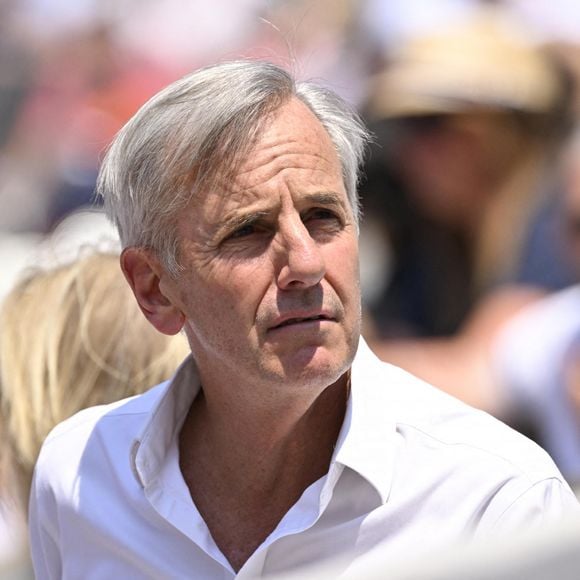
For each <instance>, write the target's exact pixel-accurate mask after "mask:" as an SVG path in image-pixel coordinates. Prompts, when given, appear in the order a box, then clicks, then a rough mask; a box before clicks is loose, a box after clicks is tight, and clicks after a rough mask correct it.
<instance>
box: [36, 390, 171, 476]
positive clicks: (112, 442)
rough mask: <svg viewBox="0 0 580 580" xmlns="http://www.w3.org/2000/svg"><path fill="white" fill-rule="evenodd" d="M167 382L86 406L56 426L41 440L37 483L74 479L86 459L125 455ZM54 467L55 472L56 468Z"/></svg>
mask: <svg viewBox="0 0 580 580" xmlns="http://www.w3.org/2000/svg"><path fill="white" fill-rule="evenodd" d="M168 386H169V381H166V382H164V383H161V384H159V385H157V386H156V387H153V388H152V389H150V390H148V391H147V392H145V393H143V394H141V395H137V396H134V397H130V398H127V399H123V400H120V401H116V402H114V403H110V404H107V405H99V406H95V407H89V408H87V409H83V410H82V411H79V412H78V413H76V414H75V415H73V416H72V417H70V418H69V419H67V420H65V421H63V422H62V423H60V424H58V425H57V426H56V427H55V428H54V429H53V430H52V431H51V432H50V433H49V435H48V436H47V438H46V440H45V441H44V443H43V445H42V448H41V451H40V455H39V457H38V460H37V463H36V467H35V479H36V480H37V483H40V482H42V481H48V480H50V481H51V482H53V483H55V482H56V481H57V480H60V483H64V482H65V480H66V479H67V477H68V478H71V479H74V478H75V477H76V476H77V472H78V471H79V470H80V469H81V467H82V465H83V464H84V463H85V462H86V461H87V460H88V459H91V460H93V461H98V460H102V459H104V458H106V457H107V456H111V455H117V454H120V453H129V451H130V449H131V445H132V444H133V441H134V439H135V437H137V436H138V435H139V433H140V432H141V430H142V429H143V426H144V425H145V423H146V421H147V420H148V418H149V416H150V414H151V412H152V410H153V409H154V408H155V407H156V404H157V402H158V401H159V400H160V398H161V397H162V396H163V394H164V393H165V392H166V390H167V388H168ZM57 467H58V469H57Z"/></svg>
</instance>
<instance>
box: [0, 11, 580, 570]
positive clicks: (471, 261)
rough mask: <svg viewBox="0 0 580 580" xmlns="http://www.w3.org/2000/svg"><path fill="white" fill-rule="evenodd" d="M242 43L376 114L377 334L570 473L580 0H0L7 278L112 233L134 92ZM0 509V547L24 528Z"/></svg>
mask: <svg viewBox="0 0 580 580" xmlns="http://www.w3.org/2000/svg"><path fill="white" fill-rule="evenodd" d="M240 57H242V58H245V57H248V58H263V59H268V60H271V61H274V62H276V63H278V64H280V65H282V66H285V67H287V68H289V69H290V70H292V71H293V72H294V73H295V74H296V76H297V77H298V78H300V79H313V80H316V81H318V82H319V83H321V84H324V85H326V86H328V87H330V88H332V89H333V90H335V91H336V92H338V93H339V94H341V95H342V96H343V97H344V98H345V99H346V100H348V101H349V102H350V103H351V104H352V105H353V107H355V108H356V109H357V110H358V111H359V112H360V114H361V115H362V116H363V118H364V120H365V121H366V122H367V123H368V125H369V126H370V128H371V129H372V131H373V133H374V135H375V139H374V142H373V144H372V146H371V147H370V150H369V155H368V160H367V165H366V167H365V171H364V175H363V179H362V181H361V184H360V193H361V197H362V204H363V209H364V222H363V224H362V228H361V240H360V241H361V276H362V288H363V295H364V303H365V335H366V337H367V339H368V340H369V341H370V342H371V345H372V346H373V348H374V349H375V350H376V351H377V352H378V353H379V354H380V356H382V357H383V358H385V359H386V360H389V361H392V362H394V363H396V364H399V365H401V366H403V367H404V368H407V369H408V370H410V371H412V372H414V373H416V374H418V375H419V376H422V377H424V378H426V379H428V380H430V381H431V382H433V383H434V384H436V385H437V386H439V387H440V388H442V389H445V390H447V391H449V392H450V393H452V394H454V395H455V396H458V397H460V398H462V399H463V400H465V401H466V402H468V403H470V404H473V405H475V406H478V407H480V408H482V409H485V410H487V411H490V412H492V413H494V414H496V415H497V416H499V417H500V418H502V419H504V420H506V421H508V422H510V423H511V424H512V425H513V426H514V427H516V428H518V429H520V430H521V431H522V432H524V433H526V434H527V435H529V436H531V437H532V438H534V439H535V440H536V441H538V442H539V443H540V444H541V445H543V446H545V447H546V449H548V451H549V452H550V453H551V454H552V455H553V457H554V458H555V460H556V462H557V463H558V465H559V466H560V468H561V469H562V470H563V472H564V475H565V476H566V477H567V478H568V479H569V481H570V482H571V483H572V484H575V483H577V482H578V481H580V354H579V353H580V288H579V287H578V286H577V283H578V282H579V281H580V125H579V122H578V121H579V114H580V93H579V91H578V88H577V87H578V82H579V80H580V2H578V1H577V0H534V1H529V0H504V1H495V2H490V1H487V2H485V1H482V0H480V1H477V0H212V2H202V1H201V0H139V1H137V0H0V298H1V297H2V296H4V295H5V294H6V293H7V292H8V291H9V290H10V288H12V287H13V285H14V283H15V281H16V280H17V278H18V276H19V275H20V274H21V273H22V272H23V271H24V270H25V269H26V267H28V266H30V265H31V264H34V263H35V262H37V261H38V260H40V259H41V258H40V257H39V256H41V255H44V257H43V258H42V259H46V255H45V254H46V252H45V249H46V242H47V240H52V241H54V240H55V236H56V238H57V241H58V240H60V241H59V244H60V249H59V252H61V253H64V254H66V253H67V251H68V253H69V254H70V253H71V252H74V249H75V248H77V247H78V246H79V245H80V244H82V243H85V242H86V241H87V240H89V241H96V240H98V239H99V238H100V237H102V236H103V235H105V233H106V235H107V236H111V235H112V234H111V232H110V231H108V230H107V226H105V225H103V221H102V216H101V215H100V214H99V207H98V203H97V202H96V201H95V200H94V198H93V188H94V184H95V178H96V174H97V171H98V167H99V160H100V158H101V156H102V154H103V151H104V149H105V148H106V146H107V144H108V143H109V142H110V140H111V138H112V137H113V135H114V134H115V133H116V131H117V130H118V129H119V128H120V127H121V126H122V125H123V124H124V122H125V121H127V120H128V119H129V117H130V116H131V115H132V114H133V113H134V112H135V111H136V110H137V108H138V107H139V106H140V105H141V104H143V103H144V102H145V101H146V100H147V99H148V98H149V97H150V96H152V95H153V94H154V93H155V92H156V91H157V90H159V89H160V88H161V87H163V86H164V85H166V84H167V83H169V82H171V81H173V80H175V79H177V78H179V77H181V76H182V75H184V74H186V73H187V72H189V71H191V70H193V69H195V68H198V67H200V66H203V65H207V64H211V63H214V62H216V61H220V60H227V59H232V58H240ZM87 210H90V211H89V212H87ZM79 212H80V213H79ZM75 216H80V218H79V220H78V222H76V223H77V225H76V226H74V227H73V226H71V225H70V224H71V223H73V224H74V223H75V219H76V218H75ZM63 220H64V222H63ZM63 223H65V224H67V226H66V227H67V228H68V229H67V230H66V231H67V232H69V234H70V232H71V231H72V232H73V234H72V235H69V234H67V236H65V238H64V240H65V241H64V242H63V241H62V239H61V238H62V231H63ZM106 230H107V231H106ZM58 236H61V238H59V237H58ZM67 245H68V246H70V247H68V249H67ZM43 251H44V254H43ZM5 511H6V513H7V515H6V519H7V521H10V518H11V515H10V514H9V513H8V512H9V510H5ZM4 527H5V528H6V529H5V530H4V531H3V530H0V556H2V554H4V552H6V554H8V555H10V554H12V553H13V552H14V550H15V549H17V548H18V546H19V544H18V542H19V541H20V540H19V537H20V535H21V534H20V532H19V531H18V530H20V528H19V527H18V525H16V524H10V523H9V524H8V525H6V526H4ZM4 536H6V538H4ZM0 573H1V570H0Z"/></svg>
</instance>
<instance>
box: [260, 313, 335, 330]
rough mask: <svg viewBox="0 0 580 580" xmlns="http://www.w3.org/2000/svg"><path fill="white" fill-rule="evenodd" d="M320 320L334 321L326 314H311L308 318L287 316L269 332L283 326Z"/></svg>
mask: <svg viewBox="0 0 580 580" xmlns="http://www.w3.org/2000/svg"><path fill="white" fill-rule="evenodd" d="M320 320H330V321H332V320H334V318H332V317H331V316H329V315H327V314H312V315H308V316H288V317H285V318H284V319H283V320H282V321H280V322H278V323H277V324H275V325H274V326H272V327H271V330H276V329H278V328H284V327H285V326H291V325H293V324H300V323H304V322H317V321H320Z"/></svg>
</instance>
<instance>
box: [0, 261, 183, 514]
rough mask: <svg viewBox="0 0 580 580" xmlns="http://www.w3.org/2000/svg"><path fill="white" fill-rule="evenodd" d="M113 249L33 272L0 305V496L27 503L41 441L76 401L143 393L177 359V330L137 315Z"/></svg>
mask: <svg viewBox="0 0 580 580" xmlns="http://www.w3.org/2000/svg"><path fill="white" fill-rule="evenodd" d="M118 259H119V258H118V255H116V254H107V253H100V252H91V253H89V254H85V255H84V256H82V257H80V258H78V259H76V260H75V261H74V262H72V263H69V264H67V265H62V266H58V267H53V268H52V269H49V270H37V271H35V272H34V273H32V274H31V275H30V276H29V277H28V278H26V279H24V280H23V281H22V282H20V283H19V284H18V285H17V286H16V287H15V288H14V289H13V290H12V291H11V293H10V294H8V296H7V297H6V298H5V300H4V303H3V306H2V310H1V312H0V403H1V405H0V408H1V421H2V422H1V423H0V428H1V431H2V433H1V435H2V439H1V441H2V445H3V448H2V454H1V457H2V460H3V462H4V465H3V469H2V474H3V481H2V488H1V489H2V494H3V496H6V494H7V493H9V492H10V491H12V492H13V493H14V495H15V497H16V499H17V500H18V501H19V503H20V507H21V508H22V512H23V513H24V512H25V510H26V504H27V498H28V493H29V489H30V483H31V479H32V471H33V467H34V464H35V461H36V458H37V456H38V453H39V450H40V446H41V444H42V441H43V440H44V438H45V437H46V435H47V434H48V432H49V431H50V430H51V429H52V427H53V426H55V425H56V424H57V423H59V422H61V421H63V420H64V419H66V418H67V417H69V416H71V415H72V414H74V413H76V412H77V411H79V410H80V409H82V408H84V407H88V406H91V405H98V404H102V403H107V402H111V401H114V400H117V399H122V398H124V397H128V396H131V395H135V394H137V393H141V392H142V391H144V390H145V389H146V388H147V387H149V386H151V385H155V384H157V383H159V382H161V381H163V380H165V379H168V378H169V377H170V376H171V375H172V374H173V372H174V370H175V369H176V368H177V366H178V365H179V363H180V362H181V361H182V360H183V359H184V358H185V356H186V354H187V352H188V349H187V344H186V340H185V338H184V337H183V336H181V335H178V336H175V337H168V336H165V335H162V334H160V333H157V332H156V331H155V330H154V329H153V328H152V327H151V325H149V324H148V323H147V321H146V320H145V318H144V317H143V316H141V315H140V313H139V311H138V307H137V303H136V301H135V300H134V299H133V296H132V294H131V290H130V288H129V286H128V285H127V283H126V282H125V280H124V279H123V275H122V273H121V269H120V267H119V264H118Z"/></svg>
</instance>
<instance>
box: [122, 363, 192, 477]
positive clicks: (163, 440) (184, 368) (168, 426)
mask: <svg viewBox="0 0 580 580" xmlns="http://www.w3.org/2000/svg"><path fill="white" fill-rule="evenodd" d="M200 388H201V383H200V380H199V376H198V372H197V367H196V364H195V361H194V360H193V356H192V355H191V354H190V355H189V356H188V357H187V358H186V359H185V360H184V361H183V363H181V365H180V366H179V368H178V369H177V371H176V373H175V375H174V376H173V379H171V381H168V382H167V383H166V385H165V388H164V389H163V390H162V392H161V395H160V397H159V399H158V401H157V402H156V404H155V405H154V407H153V409H152V410H151V411H150V416H149V420H148V421H147V423H146V425H145V427H144V429H143V431H142V432H141V435H140V436H139V438H138V439H137V440H136V441H135V442H134V443H133V446H132V453H131V461H132V468H133V472H134V473H135V475H136V477H137V479H138V480H139V483H140V484H141V485H142V486H143V487H147V486H148V485H149V484H150V483H151V482H152V481H153V480H154V479H155V478H156V477H157V475H158V474H159V473H160V472H161V470H162V468H163V465H164V462H165V459H166V457H167V454H168V453H169V449H170V447H171V446H172V445H173V444H174V442H175V440H176V438H177V436H178V434H179V431H180V429H181V426H182V425H183V422H184V421H185V417H186V416H187V413H188V411H189V408H190V406H191V403H192V402H193V400H194V399H195V397H196V396H197V394H198V393H199V391H200Z"/></svg>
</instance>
